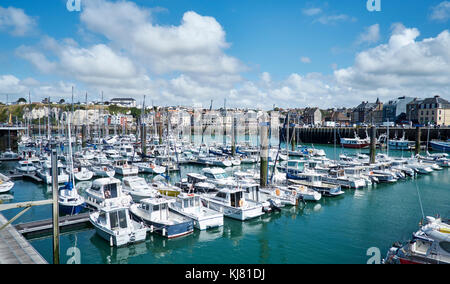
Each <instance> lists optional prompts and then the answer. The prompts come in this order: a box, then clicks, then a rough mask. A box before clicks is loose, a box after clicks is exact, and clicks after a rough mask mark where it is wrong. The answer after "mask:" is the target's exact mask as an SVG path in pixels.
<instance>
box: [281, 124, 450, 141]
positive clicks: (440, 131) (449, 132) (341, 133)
mask: <svg viewBox="0 0 450 284" xmlns="http://www.w3.org/2000/svg"><path fill="white" fill-rule="evenodd" d="M285 133H286V130H285V129H280V137H281V138H280V139H281V140H282V141H283V142H284V141H285ZM334 133H335V129H334V128H330V127H316V128H301V127H291V128H290V129H289V135H290V137H292V135H294V137H295V141H296V143H298V144H301V143H315V144H334V136H335V134H334ZM355 133H357V135H358V136H359V137H360V138H366V137H367V136H368V135H370V128H369V127H363V128H361V127H360V128H353V127H342V128H336V143H337V144H340V138H354V137H355ZM386 133H387V128H386V127H377V129H376V135H377V137H379V136H380V135H381V134H386ZM416 133H417V129H416V128H400V127H389V138H390V139H394V138H395V137H397V138H401V137H402V136H403V134H404V135H405V139H407V140H410V141H416ZM420 134H421V135H420V140H421V141H422V143H424V142H426V141H427V137H428V135H429V140H430V141H431V140H447V139H450V127H441V128H430V129H428V128H425V127H421V128H420Z"/></svg>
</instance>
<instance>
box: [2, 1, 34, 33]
mask: <svg viewBox="0 0 450 284" xmlns="http://www.w3.org/2000/svg"><path fill="white" fill-rule="evenodd" d="M35 26H36V20H35V19H33V18H32V17H30V16H28V15H27V14H25V12H24V11H23V10H22V9H17V8H14V7H8V8H3V7H0V30H7V31H8V33H9V34H11V35H13V36H25V35H28V34H30V33H31V31H32V30H34V28H35Z"/></svg>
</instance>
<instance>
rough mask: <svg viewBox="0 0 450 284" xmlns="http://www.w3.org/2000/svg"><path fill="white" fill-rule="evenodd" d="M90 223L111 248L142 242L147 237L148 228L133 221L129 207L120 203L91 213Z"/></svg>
mask: <svg viewBox="0 0 450 284" xmlns="http://www.w3.org/2000/svg"><path fill="white" fill-rule="evenodd" d="M89 221H90V222H91V224H92V225H93V226H94V227H95V231H96V232H97V234H98V235H99V236H101V237H102V238H103V239H105V240H107V241H108V242H109V244H110V246H117V247H120V246H125V245H128V244H131V243H136V242H142V241H145V239H146V237H147V228H146V227H145V226H144V225H143V224H141V223H139V222H136V221H134V220H133V219H131V218H130V213H129V209H128V207H127V206H122V205H120V203H119V204H118V205H114V206H108V207H104V208H101V209H100V211H96V212H93V213H91V214H90V215H89Z"/></svg>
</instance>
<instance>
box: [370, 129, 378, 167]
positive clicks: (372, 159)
mask: <svg viewBox="0 0 450 284" xmlns="http://www.w3.org/2000/svg"><path fill="white" fill-rule="evenodd" d="M370 130H371V135H370V163H371V164H375V155H376V146H377V145H376V134H377V129H376V127H375V126H372V128H371V129H370Z"/></svg>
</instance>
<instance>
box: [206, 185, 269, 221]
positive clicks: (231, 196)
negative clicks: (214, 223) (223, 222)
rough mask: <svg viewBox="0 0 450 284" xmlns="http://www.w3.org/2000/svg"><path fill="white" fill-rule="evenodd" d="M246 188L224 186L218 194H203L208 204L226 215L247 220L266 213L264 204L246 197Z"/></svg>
mask: <svg viewBox="0 0 450 284" xmlns="http://www.w3.org/2000/svg"><path fill="white" fill-rule="evenodd" d="M244 194H245V190H243V189H238V188H223V189H220V190H219V192H217V193H216V194H211V195H206V194H205V195H202V200H204V201H205V202H206V206H207V207H208V208H211V209H213V210H216V211H218V212H221V213H223V214H224V215H225V216H226V217H230V218H233V219H237V220H240V221H246V220H250V219H253V218H257V217H259V216H261V215H263V214H264V211H263V205H262V203H260V202H255V201H251V200H246V199H245V196H244Z"/></svg>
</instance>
